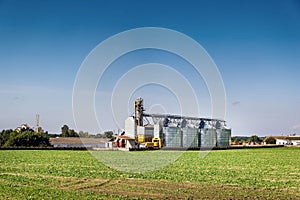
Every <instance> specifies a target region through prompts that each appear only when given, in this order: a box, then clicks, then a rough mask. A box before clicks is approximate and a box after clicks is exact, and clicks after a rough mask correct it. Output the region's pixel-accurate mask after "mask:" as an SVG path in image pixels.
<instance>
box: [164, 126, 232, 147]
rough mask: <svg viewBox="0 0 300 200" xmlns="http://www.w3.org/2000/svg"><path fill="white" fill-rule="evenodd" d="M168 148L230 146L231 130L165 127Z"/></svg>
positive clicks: (165, 141) (165, 139) (165, 140)
mask: <svg viewBox="0 0 300 200" xmlns="http://www.w3.org/2000/svg"><path fill="white" fill-rule="evenodd" d="M162 132H163V134H162V135H163V138H164V143H165V146H166V147H186V148H188V147H214V146H219V147H225V146H229V145H230V141H231V129H227V128H223V129H215V128H203V129H198V128H190V127H185V128H180V127H163V129H162Z"/></svg>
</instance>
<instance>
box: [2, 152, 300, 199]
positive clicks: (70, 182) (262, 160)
mask: <svg viewBox="0 0 300 200" xmlns="http://www.w3.org/2000/svg"><path fill="white" fill-rule="evenodd" d="M93 153H96V154H105V153H107V152H99V151H98V152H93ZM120 153H121V152H118V151H115V152H109V154H107V155H109V156H110V157H114V155H118V154H120ZM132 153H135V154H138V155H141V156H144V157H146V158H147V156H148V154H149V152H132ZM171 153H172V152H167V151H165V152H161V156H164V155H165V156H166V157H168V154H171ZM174 153H175V152H174ZM181 153H182V152H181ZM116 162H117V161H116ZM0 163H1V164H0V199H300V148H274V149H243V150H220V151H211V152H210V153H209V154H207V156H205V157H204V158H201V157H199V152H198V151H187V152H184V153H183V154H182V156H181V157H180V158H179V159H178V160H176V161H175V162H173V163H172V164H170V165H168V166H166V167H164V168H161V169H159V170H157V171H148V172H143V173H134V172H126V171H118V170H115V169H113V168H111V167H108V166H106V165H104V164H102V163H101V162H99V161H98V160H97V159H96V158H95V156H93V155H92V154H90V153H89V152H88V151H66V150H65V151H63V150H62V151H57V150H48V151H47V150H24V151H23V150H2V151H0ZM134 165H136V164H134Z"/></svg>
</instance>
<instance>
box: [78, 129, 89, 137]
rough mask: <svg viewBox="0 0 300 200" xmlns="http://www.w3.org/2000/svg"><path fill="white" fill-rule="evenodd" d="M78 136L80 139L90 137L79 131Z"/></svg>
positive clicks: (86, 133)
mask: <svg viewBox="0 0 300 200" xmlns="http://www.w3.org/2000/svg"><path fill="white" fill-rule="evenodd" d="M78 135H79V137H85V138H88V137H90V135H89V133H88V132H83V131H79V133H78Z"/></svg>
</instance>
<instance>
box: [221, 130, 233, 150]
mask: <svg viewBox="0 0 300 200" xmlns="http://www.w3.org/2000/svg"><path fill="white" fill-rule="evenodd" d="M221 130H222V132H221V137H220V144H219V146H230V143H231V129H230V128H228V127H223V129H221Z"/></svg>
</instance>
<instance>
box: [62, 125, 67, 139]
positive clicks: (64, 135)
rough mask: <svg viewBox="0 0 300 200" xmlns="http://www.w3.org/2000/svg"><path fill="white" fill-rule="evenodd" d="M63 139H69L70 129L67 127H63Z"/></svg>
mask: <svg viewBox="0 0 300 200" xmlns="http://www.w3.org/2000/svg"><path fill="white" fill-rule="evenodd" d="M61 137H69V127H68V126H67V125H63V127H61Z"/></svg>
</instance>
